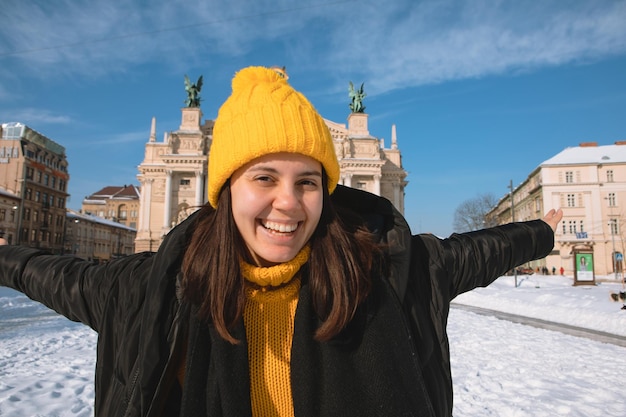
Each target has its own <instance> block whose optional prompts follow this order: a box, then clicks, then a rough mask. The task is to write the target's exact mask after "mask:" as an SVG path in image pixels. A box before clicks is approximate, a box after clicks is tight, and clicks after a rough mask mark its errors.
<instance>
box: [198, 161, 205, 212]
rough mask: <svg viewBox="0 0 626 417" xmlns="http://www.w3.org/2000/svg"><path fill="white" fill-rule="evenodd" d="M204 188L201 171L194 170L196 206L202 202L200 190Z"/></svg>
mask: <svg viewBox="0 0 626 417" xmlns="http://www.w3.org/2000/svg"><path fill="white" fill-rule="evenodd" d="M203 190H204V175H202V171H200V170H198V171H196V207H200V206H201V205H202V203H203V201H202V194H203V193H202V191H203Z"/></svg>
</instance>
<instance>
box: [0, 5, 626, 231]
mask: <svg viewBox="0 0 626 417" xmlns="http://www.w3.org/2000/svg"><path fill="white" fill-rule="evenodd" d="M1 16H2V17H1V19H0V21H1V22H2V24H1V25H0V122H14V121H17V122H22V123H25V124H27V125H28V126H30V127H31V128H33V129H35V130H37V131H39V132H40V133H42V134H44V135H45V136H47V137H49V138H50V139H52V140H54V141H56V142H58V143H59V144H61V145H63V146H65V148H66V150H67V155H68V160H69V163H70V175H71V179H70V182H69V192H70V194H71V199H70V201H69V203H68V205H69V207H70V208H74V209H77V208H80V205H81V201H82V199H83V198H84V197H85V196H86V195H88V194H90V193H93V192H95V191H97V190H99V189H100V188H102V187H104V186H106V185H123V184H130V183H133V184H138V182H137V179H136V175H137V166H138V165H139V164H140V163H141V161H142V160H143V152H144V145H145V143H146V142H147V141H148V137H149V133H150V124H151V119H152V117H153V116H154V117H156V118H157V140H162V138H163V134H164V132H167V131H173V130H176V129H177V128H178V126H179V124H180V109H181V107H183V105H184V100H185V98H186V94H185V91H184V76H185V74H187V75H189V77H190V78H191V79H192V80H194V81H195V80H196V79H197V78H198V77H199V76H200V75H202V76H203V77H204V87H203V89H202V94H201V96H202V99H203V102H202V111H203V114H204V118H207V119H212V118H215V116H216V114H217V109H218V108H219V106H220V105H221V103H222V102H223V101H224V100H225V99H226V97H227V96H228V94H229V92H230V80H231V78H232V75H233V74H234V73H235V72H236V71H237V70H238V69H240V68H242V67H245V66H249V65H267V66H271V65H280V66H282V65H284V66H286V67H287V71H288V72H289V76H290V83H291V84H292V85H293V86H294V87H295V88H296V89H298V90H300V91H302V92H303V93H304V94H305V95H306V96H307V97H308V98H309V99H310V100H311V102H312V103H313V104H314V105H315V107H316V108H317V109H318V110H319V112H320V113H321V114H322V116H324V117H325V118H327V119H330V120H332V121H335V122H339V123H345V122H346V118H347V116H348V114H349V111H350V110H349V108H348V103H349V99H348V94H347V89H348V83H349V81H352V82H354V83H355V84H358V85H360V83H362V82H364V83H365V92H366V93H367V94H368V95H367V97H366V98H365V100H364V105H365V106H366V107H367V109H366V112H367V113H368V114H369V115H370V116H369V130H370V133H371V134H373V135H374V136H377V137H382V138H385V139H386V144H387V145H389V142H390V138H391V126H392V124H396V126H397V135H398V144H399V147H400V149H401V151H402V154H403V164H404V167H405V169H406V170H407V171H408V172H409V176H408V181H409V185H408V187H407V188H406V200H405V204H406V213H405V214H406V217H407V219H408V221H409V224H410V225H411V227H412V229H413V231H414V232H432V233H436V234H438V235H442V236H447V235H449V234H450V233H451V232H453V229H452V221H453V216H454V211H455V209H456V208H457V207H458V206H459V204H461V203H462V202H463V201H465V200H467V199H471V198H474V197H476V196H478V195H479V194H486V193H491V194H493V195H495V196H496V197H497V198H500V197H502V196H504V195H505V194H506V193H507V191H508V185H509V181H513V184H514V185H517V184H519V183H521V182H522V181H523V180H524V179H525V178H526V177H527V175H528V174H529V173H530V172H531V171H532V170H534V169H535V168H536V167H537V166H539V164H541V162H543V161H545V160H546V159H549V158H550V157H552V156H554V155H555V154H557V153H558V152H560V151H562V150H563V149H565V148H567V147H570V146H577V145H578V144H579V143H580V142H586V141H596V142H598V143H599V144H600V145H607V144H612V143H614V142H615V141H617V140H626V23H625V22H626V1H591V0H589V1H574V0H572V1H560V0H552V1H551V0H542V1H535V0H519V1H504V0H503V1H497V0H477V1H452V0H438V1H414V0H389V1H385V2H382V1H379V0H364V1H355V0H336V1H333V0H299V1H295V0H292V1H287V0H272V1H266V0H249V1H245V0H222V1H198V2H190V1H177V0H167V1H161V0H156V1H147V0H144V1H138V0H127V1H121V0H120V1H110V0H95V1H87V0H84V1H79V0H73V1H72V0H46V1H25V0H3V1H2V13H1Z"/></svg>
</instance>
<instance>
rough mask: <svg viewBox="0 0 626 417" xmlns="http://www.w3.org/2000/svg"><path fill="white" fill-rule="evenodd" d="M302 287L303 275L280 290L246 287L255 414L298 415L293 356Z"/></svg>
mask: <svg viewBox="0 0 626 417" xmlns="http://www.w3.org/2000/svg"><path fill="white" fill-rule="evenodd" d="M299 290H300V278H299V277H298V278H294V279H292V280H291V281H290V282H289V283H288V284H286V285H285V286H283V287H280V288H277V289H266V288H265V287H262V288H252V287H248V288H247V289H246V295H247V300H246V306H245V310H244V316H243V319H244V324H245V327H246V338H247V340H248V362H249V365H250V397H251V398H250V400H251V402H252V415H253V416H255V417H265V416H272V417H273V416H276V417H287V416H293V415H294V411H293V398H292V393H291V379H290V359H291V342H292V339H293V326H294V317H295V314H296V306H297V304H298V292H299Z"/></svg>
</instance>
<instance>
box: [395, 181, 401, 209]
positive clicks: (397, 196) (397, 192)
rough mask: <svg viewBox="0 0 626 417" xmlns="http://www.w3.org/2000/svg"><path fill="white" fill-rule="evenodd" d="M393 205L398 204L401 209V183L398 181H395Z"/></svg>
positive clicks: (397, 206)
mask: <svg viewBox="0 0 626 417" xmlns="http://www.w3.org/2000/svg"><path fill="white" fill-rule="evenodd" d="M393 205H394V206H396V208H397V209H398V210H401V207H400V184H398V183H397V182H394V183H393Z"/></svg>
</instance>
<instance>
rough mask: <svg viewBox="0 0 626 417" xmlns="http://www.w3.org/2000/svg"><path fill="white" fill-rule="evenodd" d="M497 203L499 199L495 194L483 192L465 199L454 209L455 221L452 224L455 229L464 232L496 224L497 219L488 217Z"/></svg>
mask: <svg viewBox="0 0 626 417" xmlns="http://www.w3.org/2000/svg"><path fill="white" fill-rule="evenodd" d="M497 203H498V200H497V199H496V198H495V197H494V196H493V194H481V195H479V196H477V197H474V198H470V199H469V200H465V201H464V202H462V203H461V204H459V206H458V207H457V208H456V210H455V211H454V222H453V224H452V227H453V228H454V231H455V232H458V233H463V232H471V231H472V230H479V229H484V228H485V227H491V226H495V225H496V221H495V219H493V218H488V217H487V213H488V212H489V211H490V210H491V209H492V208H494V207H495V206H496V204H497Z"/></svg>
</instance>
